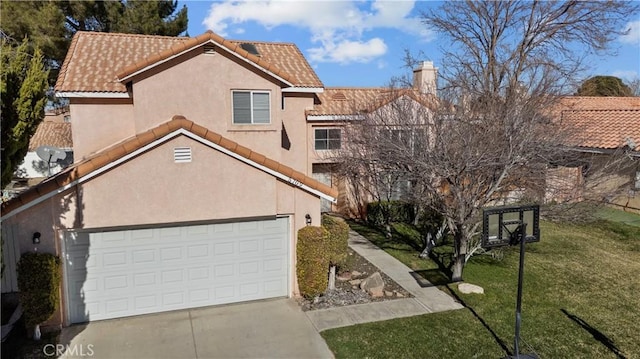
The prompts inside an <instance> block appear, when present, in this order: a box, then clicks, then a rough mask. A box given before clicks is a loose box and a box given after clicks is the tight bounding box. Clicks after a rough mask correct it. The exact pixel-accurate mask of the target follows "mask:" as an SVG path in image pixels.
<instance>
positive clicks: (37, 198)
mask: <svg viewBox="0 0 640 359" xmlns="http://www.w3.org/2000/svg"><path fill="white" fill-rule="evenodd" d="M179 135H186V136H188V137H190V138H192V139H194V140H197V141H199V142H201V143H203V144H205V145H207V146H209V147H212V148H214V149H216V150H218V151H220V152H223V153H225V154H227V155H229V156H231V157H234V158H236V159H238V160H240V161H242V162H244V163H246V164H248V165H250V166H253V167H255V168H258V169H260V170H262V171H264V172H267V173H269V174H271V175H273V176H275V177H277V178H279V179H281V180H283V181H286V182H288V183H290V184H291V185H292V186H296V187H298V188H300V189H302V190H304V191H307V192H310V193H313V194H315V195H317V196H320V197H324V198H326V199H329V200H332V201H335V198H336V197H337V196H338V193H337V190H335V189H333V188H331V187H329V186H327V185H325V184H322V183H320V182H318V181H317V180H314V179H313V178H311V177H308V176H307V175H305V174H304V173H302V172H299V171H296V170H294V169H292V168H291V167H288V166H286V165H284V164H282V163H280V162H277V161H274V160H272V159H269V158H267V157H265V156H264V155H262V154H260V153H257V152H253V151H251V149H249V148H247V147H244V146H242V145H240V144H238V143H236V142H234V141H231V140H229V139H227V138H225V137H222V136H221V135H219V134H217V133H215V132H213V131H209V130H208V129H206V128H205V127H202V126H200V125H197V124H195V123H193V122H192V121H189V120H187V119H186V118H184V117H183V116H174V117H173V119H172V120H171V121H169V122H166V123H164V124H162V125H160V126H158V127H156V128H153V129H151V130H149V131H146V132H143V133H140V134H138V135H136V136H134V137H131V138H129V139H127V140H125V141H123V142H121V143H118V144H116V145H113V146H111V147H109V148H107V149H105V150H103V151H100V152H99V153H96V154H95V155H93V156H91V157H89V158H87V159H84V160H82V161H80V162H78V163H76V164H74V165H73V166H71V167H69V168H67V169H65V170H64V171H62V172H60V173H58V174H57V175H55V176H53V177H50V178H48V179H47V180H45V181H43V182H41V183H40V184H38V185H36V186H34V187H32V188H30V189H29V190H27V191H25V192H23V193H21V194H20V195H18V196H17V197H15V198H13V199H11V200H9V201H8V202H5V203H3V204H2V219H5V218H7V217H10V216H13V215H14V214H17V213H19V212H21V211H22V210H23V209H26V208H28V207H29V206H31V205H35V204H37V203H40V202H42V201H43V200H46V199H47V198H50V197H51V196H53V195H55V194H57V193H60V192H62V191H65V190H67V189H69V188H70V187H72V186H74V185H76V184H79V183H82V182H84V181H87V180H89V179H91V178H93V177H94V176H96V175H98V174H100V173H102V172H104V171H107V170H109V169H111V168H113V167H115V166H117V165H119V164H120V163H122V162H124V161H127V160H129V159H131V158H133V157H135V156H137V155H139V154H140V153H143V152H145V151H147V150H150V149H152V148H154V147H156V146H158V145H159V144H161V143H164V142H166V141H168V140H170V139H172V138H174V137H176V136H179Z"/></svg>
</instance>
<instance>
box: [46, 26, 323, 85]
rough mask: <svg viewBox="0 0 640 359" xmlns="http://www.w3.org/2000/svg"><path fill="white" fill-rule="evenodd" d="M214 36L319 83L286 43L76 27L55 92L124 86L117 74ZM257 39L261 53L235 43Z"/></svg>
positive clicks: (269, 65)
mask: <svg viewBox="0 0 640 359" xmlns="http://www.w3.org/2000/svg"><path fill="white" fill-rule="evenodd" d="M209 40H212V41H215V42H217V43H219V44H221V45H222V46H224V47H226V48H228V49H229V50H230V51H233V52H235V53H237V54H238V55H240V56H242V57H245V58H247V59H248V60H249V61H252V62H254V63H255V64H256V65H258V66H260V67H262V68H264V69H265V70H268V71H270V72H272V73H274V74H276V75H278V76H280V77H281V78H283V79H285V80H287V81H290V82H291V83H293V85H294V86H298V87H323V85H322V82H321V81H320V80H319V79H318V76H317V75H316V73H315V72H314V71H313V69H312V68H311V66H310V65H309V63H308V62H307V60H306V59H305V58H304V56H303V55H302V53H301V52H300V50H299V49H298V48H297V47H296V45H294V44H290V43H270V42H250V41H231V40H225V39H223V38H222V37H220V36H218V35H216V34H214V33H212V32H207V33H204V34H202V35H200V36H198V37H195V38H190V37H168V36H155V35H136V34H118V33H101V32H83V31H79V32H77V33H76V34H75V35H74V37H73V40H72V41H71V45H70V47H69V51H68V52H67V56H66V58H65V61H64V63H63V65H62V68H61V69H60V74H59V75H58V80H57V82H56V86H55V89H56V91H59V92H119V93H125V92H126V91H127V90H126V87H125V85H124V84H123V83H121V82H120V81H119V80H118V79H119V78H123V77H125V76H127V75H130V74H132V73H134V72H136V71H138V70H140V69H143V68H144V67H146V66H149V65H152V64H154V63H156V62H157V61H161V60H163V59H166V58H167V57H170V56H172V55H173V54H175V53H179V52H181V51H182V50H185V49H187V48H190V47H193V46H197V45H199V44H203V43H205V42H207V41H209ZM244 42H248V43H252V44H254V45H255V47H256V48H257V50H258V52H259V53H260V57H258V56H254V55H252V54H249V53H248V52H247V51H245V50H244V49H242V48H240V46H239V44H241V43H244Z"/></svg>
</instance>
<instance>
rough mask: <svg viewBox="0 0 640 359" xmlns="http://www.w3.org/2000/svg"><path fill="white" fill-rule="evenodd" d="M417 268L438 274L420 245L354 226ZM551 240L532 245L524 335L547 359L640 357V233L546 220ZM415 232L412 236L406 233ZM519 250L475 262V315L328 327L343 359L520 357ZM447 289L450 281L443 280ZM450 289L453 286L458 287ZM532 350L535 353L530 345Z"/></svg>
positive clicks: (469, 278) (469, 300) (545, 234)
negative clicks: (478, 291)
mask: <svg viewBox="0 0 640 359" xmlns="http://www.w3.org/2000/svg"><path fill="white" fill-rule="evenodd" d="M353 227H354V229H355V230H357V231H359V232H360V233H361V234H363V235H364V236H365V237H367V238H369V239H371V240H373V241H374V242H375V243H376V244H378V245H379V246H381V247H382V248H383V249H385V250H386V251H388V252H389V253H390V254H391V255H393V256H394V257H396V258H398V259H399V260H401V261H402V262H404V263H406V264H407V265H408V266H409V267H411V268H413V269H414V270H419V271H420V270H421V271H424V272H427V273H434V272H437V270H438V266H437V265H436V264H435V263H434V262H433V261H432V260H421V259H419V258H418V257H417V254H418V252H417V251H416V250H415V249H413V247H412V244H411V243H410V241H409V240H408V239H407V238H406V237H401V236H400V233H405V232H409V233H410V231H407V230H406V229H400V231H397V232H396V237H398V238H400V237H401V238H400V240H399V241H397V242H396V241H393V240H388V239H386V238H385V237H384V236H383V235H381V234H380V233H379V232H377V231H375V230H371V229H367V228H366V227H358V226H353ZM541 233H542V240H541V242H539V243H535V244H530V245H527V253H526V265H525V282H524V293H523V312H522V315H523V319H522V338H523V340H524V341H526V343H527V344H528V345H530V346H531V349H530V350H535V352H536V353H538V355H539V356H540V357H542V358H616V357H618V356H617V355H616V353H615V352H616V350H619V353H620V354H621V355H622V356H625V357H627V358H640V340H638V330H637V328H638V323H640V280H639V279H638V275H639V274H640V228H638V227H632V226H627V225H624V224H621V223H614V222H608V221H599V222H596V223H592V224H590V225H580V226H578V225H567V224H553V223H547V222H542V223H541ZM405 234H406V233H405ZM517 276H518V253H517V248H511V249H510V250H507V251H506V253H505V256H504V259H503V260H501V261H498V260H495V259H493V258H491V257H490V256H487V255H481V256H476V257H473V258H472V259H471V261H470V262H469V263H468V264H467V266H466V267H465V272H464V279H465V281H466V282H469V283H474V284H478V285H480V286H482V287H483V288H484V289H485V294H484V295H474V294H470V295H464V294H460V293H458V292H457V289H456V286H455V285H452V284H450V285H445V286H443V287H441V288H445V290H447V291H451V292H452V293H453V294H452V295H454V296H458V297H459V298H460V300H462V301H463V302H464V304H465V305H466V306H467V309H462V310H459V311H452V312H445V313H438V314H428V315H424V316H418V317H412V318H404V319H395V320H390V321H385V322H378V323H370V324H365V325H357V326H352V327H347V328H339V329H333V330H328V331H325V332H323V333H322V335H323V337H324V338H325V339H326V341H327V343H328V344H329V347H330V348H331V349H332V350H333V351H334V353H335V355H336V357H337V358H362V357H369V358H389V357H402V358H405V357H407V358H409V357H410V358H499V357H502V356H505V355H506V352H505V350H503V348H502V347H501V344H500V343H503V344H504V345H505V346H506V347H507V348H508V350H512V346H513V332H514V321H515V319H514V317H515V314H514V308H515V297H516V290H517ZM441 284H444V283H441ZM449 288H450V289H449ZM521 347H523V348H524V350H522V351H523V352H526V350H527V347H526V346H524V345H521Z"/></svg>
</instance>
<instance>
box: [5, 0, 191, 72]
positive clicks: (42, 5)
mask: <svg viewBox="0 0 640 359" xmlns="http://www.w3.org/2000/svg"><path fill="white" fill-rule="evenodd" d="M187 25H188V18H187V8H186V6H183V7H182V8H181V9H180V10H178V2H177V1H176V0H156V1H140V0H128V1H125V0H119V1H4V2H2V17H1V18H0V28H1V29H2V33H3V36H4V37H8V38H12V39H22V38H24V37H25V36H28V37H29V38H30V39H31V40H32V41H33V42H34V43H35V45H36V46H38V47H39V48H40V49H42V52H43V53H44V57H45V58H46V60H47V66H48V68H49V69H51V70H53V71H52V73H51V75H52V76H51V78H50V80H51V84H53V82H54V81H55V78H56V76H57V69H58V68H59V67H60V66H61V65H62V62H63V61H64V57H65V55H66V53H67V49H68V48H69V44H70V42H71V38H72V37H73V34H75V33H76V32H77V31H98V32H121V33H131V34H148V35H163V36H178V35H180V34H184V33H185V32H186V30H187Z"/></svg>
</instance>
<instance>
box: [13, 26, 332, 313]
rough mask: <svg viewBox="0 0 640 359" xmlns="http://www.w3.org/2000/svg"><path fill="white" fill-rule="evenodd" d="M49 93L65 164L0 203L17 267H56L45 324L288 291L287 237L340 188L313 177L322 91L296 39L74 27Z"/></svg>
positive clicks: (293, 287) (292, 240)
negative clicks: (41, 259)
mask: <svg viewBox="0 0 640 359" xmlns="http://www.w3.org/2000/svg"><path fill="white" fill-rule="evenodd" d="M55 89H56V92H57V95H58V96H60V97H64V98H68V99H69V107H70V116H71V123H72V128H73V131H72V136H73V149H74V159H75V162H74V164H73V165H72V166H70V167H69V168H67V169H65V170H64V171H62V172H60V173H58V174H57V175H55V176H53V177H50V178H48V179H47V180H45V181H43V182H42V183H40V184H39V185H37V186H35V187H33V188H31V189H30V190H28V191H26V192H24V193H22V194H21V195H19V196H18V197H17V198H14V199H13V200H11V201H9V202H6V203H4V204H3V206H2V232H3V238H4V240H5V242H7V243H9V246H10V248H9V249H10V251H12V252H13V253H15V254H16V255H15V257H16V258H14V259H17V257H18V256H19V254H20V253H24V252H27V251H39V252H51V253H56V254H58V255H60V256H61V258H62V259H63V283H62V302H61V306H60V308H61V309H60V311H59V313H56V315H55V316H54V318H52V319H51V320H50V321H49V323H48V324H51V325H60V324H62V325H69V324H73V323H79V322H86V321H92V320H101V319H109V318H118V317H124V316H130V315H138V314H145V313H154V312H161V311H168V310H175V309H182V308H192V307H199V306H206V305H215V304H224V303H233V302H240V301H247V300H255V299H263V298H271V297H282V296H294V295H296V294H297V292H298V290H297V283H296V275H295V267H296V233H297V231H298V230H299V229H300V228H302V227H304V226H306V225H309V224H312V225H319V224H320V213H321V199H322V200H326V201H328V202H330V203H334V202H335V201H336V198H337V195H338V192H337V190H336V189H334V188H331V187H330V186H327V185H325V184H323V183H320V182H319V181H317V180H315V179H313V176H312V168H313V163H312V160H311V158H310V156H309V148H310V144H311V143H312V142H313V141H314V135H315V133H314V132H313V126H311V125H309V124H308V123H307V119H306V117H305V116H306V111H310V110H313V108H314V105H316V104H318V103H319V96H320V95H321V94H322V93H323V91H324V86H323V84H322V82H321V81H320V80H319V79H318V77H317V75H316V74H315V73H314V71H313V70H312V68H311V67H310V66H309V64H308V63H307V61H306V60H305V58H304V57H303V55H302V54H301V52H300V51H299V50H298V48H297V47H296V46H295V45H293V44H282V43H262V42H251V43H248V42H239V41H229V40H225V39H223V38H221V37H220V36H217V35H215V34H213V33H211V32H208V33H205V34H203V35H200V36H198V37H195V38H185V37H161V36H146V35H125V34H113V33H91V32H79V33H77V34H76V35H75V37H74V39H73V41H72V43H71V47H70V49H69V52H68V54H67V57H66V59H65V61H64V64H63V66H62V68H61V71H60V75H59V78H58V81H57V84H56V88H55ZM36 232H38V233H40V243H38V244H36V243H34V242H35V241H34V240H33V238H34V234H35V233H36ZM12 266H13V267H12ZM6 272H7V273H8V275H7V276H6V278H4V279H3V292H5V291H10V290H13V291H16V290H17V289H18V288H17V286H16V282H15V264H9V265H8V268H7V271H6Z"/></svg>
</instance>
